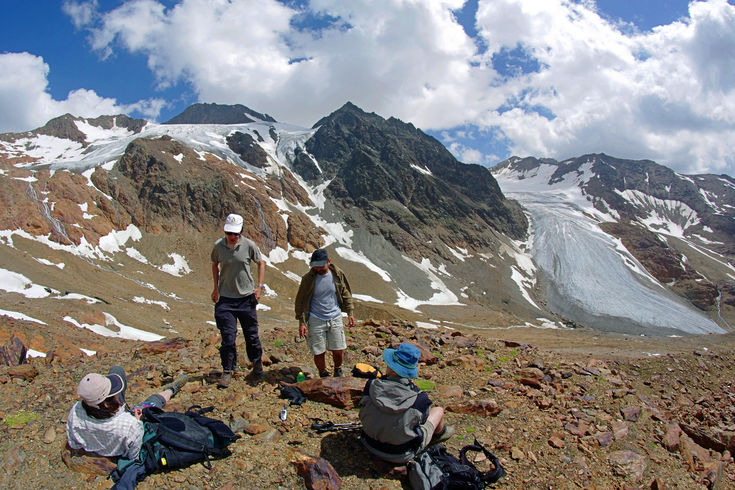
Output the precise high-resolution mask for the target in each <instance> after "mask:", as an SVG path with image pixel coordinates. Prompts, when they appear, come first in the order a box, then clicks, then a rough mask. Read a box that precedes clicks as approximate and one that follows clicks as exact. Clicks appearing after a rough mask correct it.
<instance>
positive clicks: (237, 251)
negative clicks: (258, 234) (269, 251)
mask: <svg viewBox="0 0 735 490" xmlns="http://www.w3.org/2000/svg"><path fill="white" fill-rule="evenodd" d="M260 260H261V255H260V249H258V246H257V245H256V244H255V242H253V241H252V240H250V239H248V238H245V237H240V241H239V242H238V244H237V245H236V246H235V248H229V247H228V246H227V239H226V238H225V237H222V238H220V239H219V240H217V241H216V242H215V243H214V248H213V249H212V262H217V263H219V282H218V283H217V287H218V288H219V295H220V296H224V297H225V298H244V297H245V296H249V295H251V294H253V291H254V290H255V280H254V279H253V274H252V273H251V272H250V262H251V261H252V262H255V263H258V262H260Z"/></svg>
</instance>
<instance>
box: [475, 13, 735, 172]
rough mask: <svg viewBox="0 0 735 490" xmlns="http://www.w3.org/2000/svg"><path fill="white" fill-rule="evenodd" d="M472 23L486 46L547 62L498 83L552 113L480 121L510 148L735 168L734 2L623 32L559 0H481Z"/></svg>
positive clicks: (516, 113) (692, 167)
mask: <svg viewBox="0 0 735 490" xmlns="http://www.w3.org/2000/svg"><path fill="white" fill-rule="evenodd" d="M478 23H479V25H480V26H481V32H482V35H483V37H484V38H485V39H486V42H487V43H488V45H489V46H490V47H491V51H492V50H495V51H497V50H498V49H500V48H501V47H502V46H507V47H511V48H512V47H514V46H516V45H518V44H521V45H523V46H524V47H526V49H527V50H528V51H529V52H531V53H532V54H533V55H534V56H535V57H536V58H537V59H538V61H539V63H540V64H541V65H542V66H543V67H544V68H542V69H541V70H540V71H539V72H537V73H529V74H527V75H526V76H525V77H522V78H519V79H514V80H512V81H509V82H508V83H506V84H505V85H504V86H503V87H502V90H504V91H509V90H512V91H513V94H514V95H516V96H517V97H518V98H519V99H522V100H523V102H525V104H526V105H527V106H543V107H546V108H548V109H549V110H550V111H551V112H553V113H554V114H555V115H556V118H554V119H553V120H548V119H546V118H544V117H541V116H539V115H538V114H536V113H534V112H529V111H524V110H523V109H516V110H511V111H508V112H505V113H503V114H499V113H498V112H494V113H493V112H491V113H488V117H487V118H486V119H485V120H484V121H483V122H484V124H487V125H497V126H499V127H500V128H502V130H503V131H504V132H505V133H506V135H507V136H508V137H509V138H510V139H511V140H512V141H513V142H514V147H513V151H514V153H516V154H520V155H523V156H525V155H534V156H551V157H555V158H568V157H571V156H578V155H581V154H583V153H588V152H606V153H609V154H611V155H615V156H619V157H624V158H650V159H653V160H656V161H658V162H659V163H663V164H665V165H669V166H671V167H673V168H675V169H677V170H679V171H682V172H685V173H694V172H722V171H726V172H728V173H731V174H732V173H733V170H734V168H735V152H734V151H733V144H732V143H733V141H735V130H734V129H733V122H735V113H734V112H733V111H732V110H731V109H732V108H733V107H735V92H734V91H733V87H734V86H735V59H734V57H735V7H733V6H732V5H728V4H727V2H726V1H724V0H710V1H708V2H693V3H692V4H691V5H690V19H689V20H687V21H686V22H674V23H672V24H670V25H668V26H661V27H658V28H656V29H654V30H653V31H652V32H647V33H633V34H625V33H623V32H622V31H621V30H620V29H619V27H618V26H616V25H613V24H610V23H609V22H607V21H605V20H604V19H602V18H601V17H599V16H598V15H597V14H596V13H595V12H594V11H593V10H592V9H590V8H588V7H586V6H584V5H580V4H577V3H572V2H567V1H563V0H556V1H551V0H543V1H540V0H538V1H525V0H524V1H523V2H519V1H518V0H493V1H481V2H480V9H479V14H478ZM490 55H491V53H489V54H488V56H490ZM724 108H728V109H724Z"/></svg>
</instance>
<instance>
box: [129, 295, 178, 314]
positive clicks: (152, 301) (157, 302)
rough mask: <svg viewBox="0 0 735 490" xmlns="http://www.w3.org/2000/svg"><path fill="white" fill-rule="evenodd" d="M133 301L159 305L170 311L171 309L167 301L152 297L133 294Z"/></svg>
mask: <svg viewBox="0 0 735 490" xmlns="http://www.w3.org/2000/svg"><path fill="white" fill-rule="evenodd" d="M133 301H135V302H136V303H144V304H147V305H158V306H160V307H161V308H163V309H164V310H166V311H169V310H170V309H171V308H170V307H169V306H168V303H166V302H165V301H155V300H152V299H147V298H144V297H143V296H133Z"/></svg>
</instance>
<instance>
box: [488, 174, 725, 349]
mask: <svg viewBox="0 0 735 490" xmlns="http://www.w3.org/2000/svg"><path fill="white" fill-rule="evenodd" d="M555 169H556V167H553V166H551V165H541V166H540V167H539V168H537V169H534V170H533V171H531V172H530V173H519V172H514V171H511V170H509V169H507V168H504V169H500V170H498V171H497V172H494V177H495V178H496V180H497V181H498V184H499V185H500V188H501V189H502V191H503V193H504V194H505V195H506V196H507V197H509V198H511V199H515V200H517V201H518V202H519V203H521V205H522V206H523V207H524V208H525V210H526V212H527V213H528V215H529V219H530V221H531V223H532V237H531V239H530V240H529V241H530V243H531V254H532V256H533V258H534V261H535V262H536V264H537V267H538V275H539V281H540V284H541V285H542V286H543V287H544V288H545V290H546V296H547V302H548V307H549V308H550V309H551V310H552V311H554V312H555V313H557V314H559V315H561V316H563V317H565V318H568V319H570V320H573V321H575V322H577V323H580V324H583V325H586V326H589V327H592V328H594V329H596V330H602V331H609V332H619V333H625V334H640V335H658V336H660V335H681V334H708V333H718V334H719V333H725V330H723V329H722V328H721V327H719V326H718V325H717V324H716V323H715V322H713V321H712V320H710V319H709V318H708V317H707V316H705V315H704V314H703V313H700V312H699V311H697V310H695V309H694V308H693V307H692V306H690V305H688V304H686V303H685V302H684V301H683V300H681V299H679V298H678V297H677V296H676V295H674V294H673V293H671V292H669V291H668V290H667V289H666V288H665V287H664V286H662V285H661V284H660V283H659V282H658V281H657V280H656V279H655V278H653V277H652V276H651V275H650V274H648V273H647V272H646V271H645V270H644V269H643V267H642V266H641V265H640V264H639V263H638V262H637V261H636V259H635V258H634V257H633V256H632V255H630V254H629V253H628V252H627V250H625V248H624V247H623V246H622V244H621V243H620V242H619V241H618V240H617V239H615V238H613V237H611V236H610V235H608V234H606V233H604V232H603V231H602V230H601V229H600V227H599V226H598V223H599V222H601V221H613V220H615V218H616V217H615V216H612V215H609V214H608V215H606V214H604V213H601V212H600V211H598V210H597V209H595V208H594V207H593V206H592V203H591V202H589V201H588V200H587V198H586V196H585V195H584V194H583V192H582V190H581V189H580V187H579V184H580V183H583V182H584V181H586V180H587V179H588V177H589V173H588V172H589V171H590V168H589V166H588V167H586V168H583V169H582V170H583V171H582V172H580V173H576V172H575V173H573V174H571V175H569V176H568V178H567V179H565V180H563V181H560V182H557V183H555V184H548V182H549V177H550V175H551V173H553V171H554V170H555Z"/></svg>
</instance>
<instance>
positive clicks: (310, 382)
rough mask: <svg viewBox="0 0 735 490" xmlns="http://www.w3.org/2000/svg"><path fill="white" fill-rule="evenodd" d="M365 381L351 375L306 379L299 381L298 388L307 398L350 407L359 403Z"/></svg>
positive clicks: (341, 406)
mask: <svg viewBox="0 0 735 490" xmlns="http://www.w3.org/2000/svg"><path fill="white" fill-rule="evenodd" d="M366 382H367V380H366V379H362V378H353V377H342V378H319V379H307V380H306V381H302V382H300V383H299V384H298V388H299V389H300V390H301V391H302V392H303V393H304V396H306V398H308V399H309V400H313V401H316V402H322V403H327V404H329V405H332V406H335V407H339V408H347V409H351V408H354V407H355V406H357V405H359V402H360V397H362V391H363V389H364V388H365V383H366ZM282 384H283V385H285V386H294V385H293V384H290V383H282Z"/></svg>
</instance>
